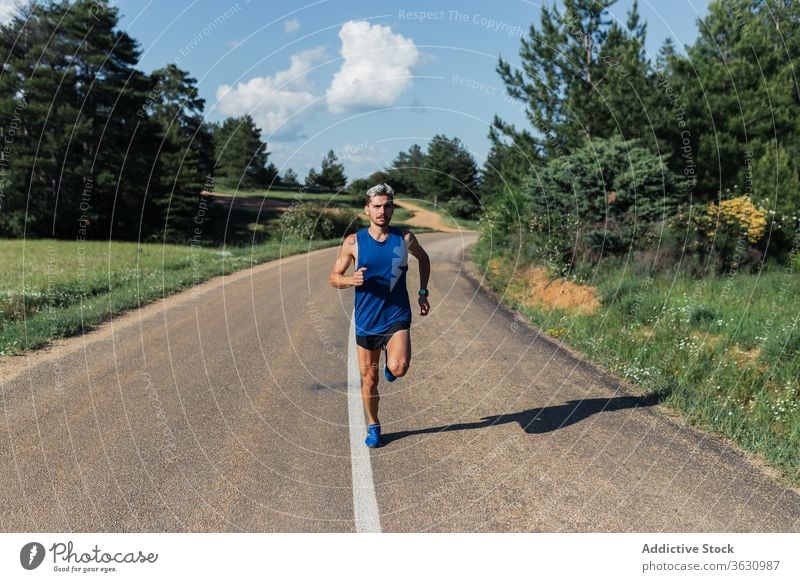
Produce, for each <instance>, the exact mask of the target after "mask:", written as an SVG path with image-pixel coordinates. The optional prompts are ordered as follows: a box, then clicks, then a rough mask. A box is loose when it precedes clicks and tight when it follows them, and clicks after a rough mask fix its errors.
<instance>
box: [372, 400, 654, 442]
mask: <svg viewBox="0 0 800 582" xmlns="http://www.w3.org/2000/svg"><path fill="white" fill-rule="evenodd" d="M660 400H661V398H660V397H659V395H657V394H653V395H649V396H619V397H616V398H587V399H585V400H570V401H569V402H567V403H566V404H560V405H558V406H546V407H544V408H531V409H530V410H523V411H522V412H514V413H511V414H499V415H497V416H486V417H484V418H482V419H481V420H480V422H465V423H459V424H448V425H445V426H436V427H431V428H421V429H417V430H405V431H400V432H393V433H386V434H383V435H381V440H382V441H383V443H384V444H389V443H391V442H393V441H396V440H399V439H402V438H405V437H408V436H414V435H418V434H432V433H437V432H449V431H453V430H472V429H476V428H489V427H491V426H496V425H499V424H507V423H511V422H516V423H518V424H519V426H520V428H521V429H522V430H524V431H525V432H526V433H528V434H542V433H546V432H551V431H554V430H558V429H559V428H564V427H565V426H569V425H571V424H575V423H576V422H580V421H581V420H583V419H585V418H588V417H589V416H592V415H593V414H597V413H598V412H611V411H614V410H623V409H626V408H639V407H643V406H653V405H655V404H658V402H659V401H660Z"/></svg>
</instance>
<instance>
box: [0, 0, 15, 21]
mask: <svg viewBox="0 0 800 582" xmlns="http://www.w3.org/2000/svg"><path fill="white" fill-rule="evenodd" d="M16 9H17V0H0V24H5V23H6V22H9V21H10V20H11V17H12V16H13V15H14V12H15V11H16Z"/></svg>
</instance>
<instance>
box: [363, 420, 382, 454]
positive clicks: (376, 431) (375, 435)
mask: <svg viewBox="0 0 800 582" xmlns="http://www.w3.org/2000/svg"><path fill="white" fill-rule="evenodd" d="M364 444H365V445H367V446H368V447H369V448H371V449H376V448H378V447H379V446H381V425H379V424H371V425H369V426H368V427H367V438H366V439H364Z"/></svg>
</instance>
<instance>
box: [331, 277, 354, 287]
mask: <svg viewBox="0 0 800 582" xmlns="http://www.w3.org/2000/svg"><path fill="white" fill-rule="evenodd" d="M329 282H330V284H331V287H334V288H336V289H348V288H350V287H352V286H353V276H352V275H339V274H338V273H337V274H335V275H331V277H330V279H329Z"/></svg>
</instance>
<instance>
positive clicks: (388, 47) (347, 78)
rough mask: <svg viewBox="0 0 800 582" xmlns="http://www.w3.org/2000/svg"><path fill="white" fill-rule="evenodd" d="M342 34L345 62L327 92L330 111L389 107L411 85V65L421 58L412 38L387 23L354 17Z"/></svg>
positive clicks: (342, 50) (344, 26) (340, 33)
mask: <svg viewBox="0 0 800 582" xmlns="http://www.w3.org/2000/svg"><path fill="white" fill-rule="evenodd" d="M339 38H340V39H341V40H342V49H341V53H342V57H343V58H344V62H343V63H342V68H341V69H339V71H338V72H337V73H336V75H334V77H333V82H332V83H331V86H330V88H329V89H328V92H327V94H326V98H327V102H328V109H329V110H330V111H331V112H333V113H342V112H345V111H350V110H354V109H356V110H357V109H364V108H370V107H387V106H389V105H393V104H394V103H396V102H397V100H398V98H399V97H400V94H401V93H403V91H405V90H406V89H408V88H409V87H410V86H411V67H413V66H414V65H416V64H417V63H418V62H419V59H420V54H419V51H418V50H417V48H416V46H415V45H414V41H413V40H411V39H408V38H405V37H403V36H401V35H399V34H394V33H393V32H392V29H391V28H389V27H388V26H381V25H379V24H375V25H372V24H370V23H369V22H364V21H353V20H351V21H349V22H345V23H344V25H343V26H342V28H341V30H340V31H339Z"/></svg>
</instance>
